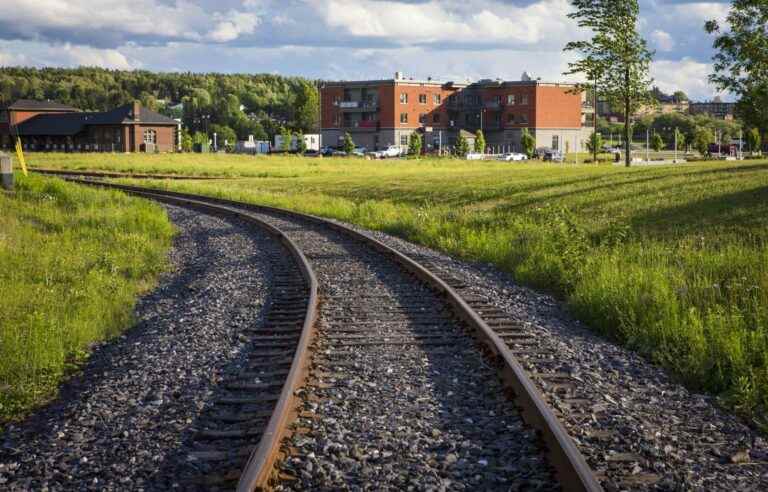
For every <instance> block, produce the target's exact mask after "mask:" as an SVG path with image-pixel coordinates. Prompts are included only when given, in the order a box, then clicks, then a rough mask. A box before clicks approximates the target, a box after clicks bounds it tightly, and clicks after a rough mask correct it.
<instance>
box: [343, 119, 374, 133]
mask: <svg viewBox="0 0 768 492" xmlns="http://www.w3.org/2000/svg"><path fill="white" fill-rule="evenodd" d="M379 128H381V125H380V122H379V121H376V120H367V121H363V120H360V121H346V122H344V126H343V127H342V129H343V130H346V131H353V132H354V131H358V132H375V131H378V130H379Z"/></svg>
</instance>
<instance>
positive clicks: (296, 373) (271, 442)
mask: <svg viewBox="0 0 768 492" xmlns="http://www.w3.org/2000/svg"><path fill="white" fill-rule="evenodd" d="M70 181H73V182H76V183H80V184H88V185H95V186H104V187H108V188H120V189H121V190H122V191H125V192H128V193H130V194H132V195H136V196H141V197H144V198H149V199H152V200H155V201H161V202H165V203H170V204H174V205H182V206H186V207H190V208H195V209H198V210H203V211H206V212H209V213H213V214H217V215H231V216H235V217H238V218H240V219H242V220H245V221H247V222H250V223H253V224H256V225H257V226H259V227H261V228H263V229H264V230H266V231H267V232H269V233H270V234H271V235H272V236H274V237H275V238H276V239H278V241H280V242H281V243H282V244H283V245H284V246H285V247H286V249H287V250H288V251H289V252H290V253H291V255H292V256H293V258H294V260H295V261H296V263H297V264H298V266H299V269H300V270H301V274H302V276H303V277H304V280H305V281H306V282H307V284H308V286H309V301H308V303H307V313H306V315H305V317H304V323H303V326H302V330H301V335H300V337H299V342H298V344H297V346H296V351H295V352H294V356H293V360H292V363H291V368H290V370H289V372H288V376H287V378H286V380H285V383H284V384H283V387H282V389H281V392H280V396H279V398H278V401H277V404H276V405H275V408H274V410H273V411H272V416H271V417H270V419H269V422H268V423H267V427H266V429H265V431H264V433H263V434H262V436H261V439H260V441H259V444H258V445H257V446H256V448H255V449H254V451H253V453H251V456H250V457H249V458H248V462H247V464H246V466H245V468H244V470H243V472H242V474H241V476H240V480H239V482H238V486H237V490H238V491H252V490H265V489H267V488H269V480H270V478H271V477H272V474H273V471H274V468H275V467H274V465H275V462H276V461H277V458H278V456H279V452H280V445H281V442H282V440H283V438H284V437H286V435H287V433H288V430H289V425H290V424H291V423H292V422H293V421H294V420H295V418H296V415H297V412H296V408H297V405H298V401H297V400H298V398H297V397H296V392H297V390H299V389H300V388H301V387H302V386H304V383H305V382H306V379H307V376H308V375H309V365H310V358H309V355H310V354H309V347H310V345H311V344H312V341H313V339H314V337H315V334H316V332H315V322H316V320H317V313H318V304H319V299H318V293H317V290H318V289H317V277H316V276H315V273H314V271H313V270H312V267H311V265H310V264H309V261H308V260H307V258H306V257H305V256H304V253H302V251H301V249H299V247H298V246H296V243H294V242H293V240H291V239H290V238H289V237H288V236H287V235H286V234H285V233H283V232H282V231H281V230H280V229H278V228H277V227H275V226H273V225H271V224H268V223H267V222H264V221H262V220H260V219H258V218H256V217H253V216H251V215H249V214H247V213H243V210H242V209H234V208H231V207H226V206H223V205H212V204H210V203H206V202H205V201H201V200H199V199H194V198H192V197H178V196H170V195H168V194H165V193H163V192H159V193H155V192H154V191H150V190H148V189H146V188H144V189H142V188H137V187H125V186H123V185H116V184H110V183H102V182H97V181H89V180H78V179H71V180H70ZM129 188H130V189H129ZM199 198H202V197H199Z"/></svg>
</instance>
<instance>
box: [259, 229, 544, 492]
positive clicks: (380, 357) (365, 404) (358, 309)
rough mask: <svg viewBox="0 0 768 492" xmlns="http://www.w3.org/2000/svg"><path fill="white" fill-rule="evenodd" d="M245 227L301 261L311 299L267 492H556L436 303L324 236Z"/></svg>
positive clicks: (513, 414) (466, 341)
mask: <svg viewBox="0 0 768 492" xmlns="http://www.w3.org/2000/svg"><path fill="white" fill-rule="evenodd" d="M256 215H257V216H259V217H260V218H262V219H264V220H267V221H269V222H271V223H272V224H273V225H275V226H277V227H278V228H280V229H281V230H283V232H285V233H286V234H287V235H288V236H289V237H291V239H293V240H294V241H295V242H296V243H297V244H298V246H299V247H300V248H301V249H302V250H303V251H304V253H305V255H306V256H307V258H308V260H309V261H310V263H311V264H312V267H313V269H314V270H315V272H316V274H317V276H318V282H319V289H320V293H321V299H322V302H321V311H320V321H319V323H318V343H317V346H316V350H315V352H314V354H313V366H314V370H313V371H312V374H311V378H312V382H311V383H310V384H309V386H308V388H307V389H306V391H305V392H304V393H303V398H304V408H303V412H302V413H301V415H300V418H299V421H298V423H297V425H296V428H297V432H296V433H295V434H294V436H293V438H292V439H291V440H290V442H289V443H288V445H289V447H291V448H293V452H292V453H291V457H290V458H289V459H288V460H287V462H284V463H283V464H282V472H283V473H282V475H281V476H282V477H283V478H284V479H283V480H282V481H281V482H280V484H279V486H278V488H279V489H282V490H340V489H341V490H505V491H506V490H558V489H559V486H558V485H557V483H556V481H555V479H554V477H553V474H552V470H551V468H550V466H549V464H548V462H547V459H546V457H545V455H544V453H543V450H542V448H541V445H540V444H541V443H540V442H539V439H538V438H537V436H536V434H535V432H534V431H532V430H531V429H530V428H528V427H527V426H526V425H525V424H524V423H523V421H522V419H521V416H520V413H519V412H518V410H517V409H516V408H515V407H514V405H513V404H512V402H511V401H510V400H509V399H507V398H506V397H505V395H504V392H503V390H502V386H501V383H500V381H499V380H498V377H497V375H496V372H495V370H493V369H492V368H490V367H488V366H487V365H486V362H485V360H484V358H483V356H482V355H481V353H480V351H479V350H478V348H477V346H476V345H475V343H474V341H473V339H472V338H471V337H470V336H468V335H467V334H466V333H465V332H464V330H463V329H462V326H461V324H460V323H459V322H457V321H455V320H454V319H452V318H451V316H450V313H449V309H448V308H447V305H446V304H445V301H443V300H441V299H439V298H438V297H437V296H436V295H435V294H434V293H433V292H432V291H431V290H430V289H428V288H427V287H426V286H424V285H423V284H421V283H420V282H419V281H417V280H416V279H414V278H412V277H410V276H408V275H406V274H405V273H404V272H403V271H402V270H400V268H399V267H398V266H397V265H396V264H395V263H394V262H392V261H391V260H390V259H387V258H385V257H383V256H382V255H380V254H379V253H376V252H374V251H373V250H372V249H371V248H369V247H367V246H363V245H361V244H359V243H357V242H355V241H353V240H350V239H349V238H347V237H346V236H344V235H342V234H339V233H337V232H334V231H332V230H330V229H329V228H327V227H322V226H313V225H309V224H308V223H306V222H305V221H302V220H293V219H288V218H285V217H282V216H274V215H268V214H256ZM285 477H293V479H286V478H285Z"/></svg>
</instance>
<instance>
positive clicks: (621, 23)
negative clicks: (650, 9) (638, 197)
mask: <svg viewBox="0 0 768 492" xmlns="http://www.w3.org/2000/svg"><path fill="white" fill-rule="evenodd" d="M571 3H572V5H573V6H574V7H575V12H573V13H570V14H568V16H569V17H570V18H572V19H576V20H577V22H578V25H579V27H582V28H587V29H590V30H591V31H592V32H593V36H592V38H591V39H589V40H586V41H572V42H570V43H568V44H566V45H565V48H564V51H575V52H577V53H579V54H581V59H580V60H578V61H576V62H572V63H569V64H568V68H569V70H568V71H567V72H565V75H572V74H578V73H581V74H584V76H585V77H586V78H587V80H588V81H590V82H585V83H582V84H578V85H577V89H580V90H585V88H586V87H588V85H589V84H590V83H592V84H594V86H595V87H596V88H599V89H600V91H601V92H602V94H604V97H605V98H606V99H607V100H608V101H609V103H610V104H611V105H612V106H621V107H622V109H623V112H624V121H626V122H629V121H630V117H631V115H632V114H633V113H634V112H635V110H636V109H637V108H638V107H639V106H640V105H642V104H644V103H650V102H651V101H652V99H651V97H650V94H649V90H648V88H649V86H650V84H651V79H650V77H649V76H648V70H649V65H650V62H651V58H652V56H653V54H652V53H651V52H650V51H649V50H648V48H647V47H646V42H645V40H644V39H643V38H642V37H641V36H640V35H639V34H638V32H637V20H638V15H639V13H640V8H639V7H638V4H637V0H622V1H616V0H571ZM630 131H631V127H630V125H624V145H625V159H626V160H625V164H626V166H629V165H630V163H631V162H632V161H631V155H630V137H631V135H630Z"/></svg>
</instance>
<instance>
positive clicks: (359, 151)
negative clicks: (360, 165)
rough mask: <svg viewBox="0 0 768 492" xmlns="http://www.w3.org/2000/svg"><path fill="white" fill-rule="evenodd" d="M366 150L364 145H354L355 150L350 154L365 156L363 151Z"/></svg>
mask: <svg viewBox="0 0 768 492" xmlns="http://www.w3.org/2000/svg"><path fill="white" fill-rule="evenodd" d="M367 150H368V149H366V148H365V147H355V150H353V151H352V155H356V156H358V157H364V156H365V152H366V151H367Z"/></svg>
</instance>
